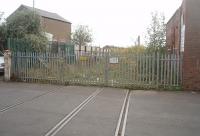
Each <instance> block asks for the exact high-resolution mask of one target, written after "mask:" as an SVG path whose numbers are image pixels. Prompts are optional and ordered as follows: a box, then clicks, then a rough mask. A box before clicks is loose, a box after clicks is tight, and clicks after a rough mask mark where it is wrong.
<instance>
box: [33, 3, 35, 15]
mask: <svg viewBox="0 0 200 136" xmlns="http://www.w3.org/2000/svg"><path fill="white" fill-rule="evenodd" d="M33 14H34V16H35V0H33Z"/></svg>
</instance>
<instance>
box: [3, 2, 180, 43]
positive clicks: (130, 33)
mask: <svg viewBox="0 0 200 136" xmlns="http://www.w3.org/2000/svg"><path fill="white" fill-rule="evenodd" d="M181 2H182V0H35V7H36V8H40V9H43V10H47V11H49V12H55V13H58V14H59V15H61V16H62V17H64V18H65V19H67V20H69V21H71V22H72V25H73V28H74V27H75V26H77V25H78V24H83V25H88V26H89V27H90V28H91V29H92V33H93V38H94V42H93V44H94V45H97V46H104V45H116V46H130V45H133V44H134V41H135V39H136V37H137V36H138V35H141V38H142V41H144V36H145V34H146V28H147V26H148V25H149V23H150V19H151V12H152V11H159V12H163V13H164V14H165V16H166V22H167V21H168V19H169V18H170V17H171V16H172V15H173V13H174V12H175V11H176V9H177V8H178V7H179V6H180V5H181ZM32 3H33V0H2V1H1V4H0V11H3V12H5V15H4V17H7V16H8V15H10V14H11V13H12V12H13V11H14V10H15V9H17V8H18V7H19V6H20V5H21V4H25V5H28V6H32V5H33V4H32Z"/></svg>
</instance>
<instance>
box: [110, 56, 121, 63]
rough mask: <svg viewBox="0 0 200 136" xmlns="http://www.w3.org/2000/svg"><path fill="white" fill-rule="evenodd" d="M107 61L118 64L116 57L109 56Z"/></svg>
mask: <svg viewBox="0 0 200 136" xmlns="http://www.w3.org/2000/svg"><path fill="white" fill-rule="evenodd" d="M109 62H110V64H118V63H119V60H118V57H111V58H110V59H109Z"/></svg>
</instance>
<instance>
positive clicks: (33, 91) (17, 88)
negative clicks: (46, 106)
mask: <svg viewBox="0 0 200 136" xmlns="http://www.w3.org/2000/svg"><path fill="white" fill-rule="evenodd" d="M49 91H50V89H48V87H47V85H39V84H24V83H4V82H0V109H3V108H5V107H7V106H11V105H15V104H17V103H19V102H25V101H28V100H30V99H32V98H34V97H37V96H40V95H42V94H45V93H46V92H49Z"/></svg>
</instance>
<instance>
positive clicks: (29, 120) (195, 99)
mask: <svg viewBox="0 0 200 136" xmlns="http://www.w3.org/2000/svg"><path fill="white" fill-rule="evenodd" d="M199 115H200V94H199V93H191V92H158V91H128V90H125V89H116V88H100V87H81V86H57V85H42V84H27V83H4V82H2V81H0V136H169V135H171V136H188V135H192V136H199V134H200V116H199Z"/></svg>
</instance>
